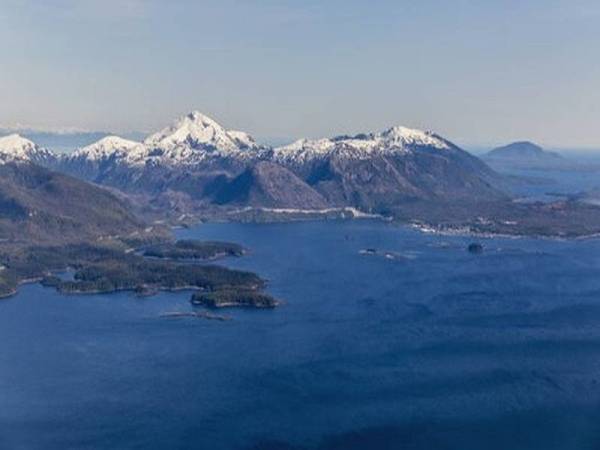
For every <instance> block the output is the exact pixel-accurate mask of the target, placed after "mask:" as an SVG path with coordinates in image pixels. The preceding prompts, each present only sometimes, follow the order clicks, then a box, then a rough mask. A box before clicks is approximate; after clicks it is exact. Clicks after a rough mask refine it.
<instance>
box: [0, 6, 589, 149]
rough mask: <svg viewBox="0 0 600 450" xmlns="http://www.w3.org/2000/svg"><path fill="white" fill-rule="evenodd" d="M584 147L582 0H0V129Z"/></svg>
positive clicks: (585, 12) (585, 10)
mask: <svg viewBox="0 0 600 450" xmlns="http://www.w3.org/2000/svg"><path fill="white" fill-rule="evenodd" d="M192 109H198V110H201V111H203V112H204V113H206V114H208V115H210V116H212V117H214V118H215V119H217V120H218V121H220V122H221V123H222V124H223V125H225V126H227V127H230V128H237V129H243V130H246V131H249V132H250V133H252V134H254V135H255V136H257V137H259V138H273V137H290V138H295V137H300V136H304V135H306V136H310V137H318V136H329V135H334V134H339V133H348V132H351V133H354V132H361V131H370V130H380V129H383V128H386V127H388V126H391V125H395V124H402V125H406V126H413V127H419V128H426V129H432V130H434V131H436V132H438V133H440V134H443V135H444V136H446V137H448V138H449V139H451V140H454V141H455V142H457V143H459V144H463V145H487V144H494V143H502V142H506V141H511V140H515V139H532V140H535V141H538V142H540V143H542V144H545V145H548V146H550V147H595V148H600V2H598V1H597V0H589V1H588V0H529V1H527V0H519V1H517V0H515V1H512V0H505V1H501V0H487V1H486V0H454V1H453V0H439V1H435V0H419V1H416V0H410V1H402V0H393V1H392V0H389V1H387V0H384V1H377V0H371V1H366V0H365V1H358V0H339V1H338V0H330V1H327V0H318V1H317V0H315V1H313V0H297V1H291V0H290V1H286V0H280V1H276V0H218V1H211V2H208V1H192V0H181V1H177V0H174V1H167V0H163V1H159V0H148V1H144V0H98V1H95V0H37V1H35V0H21V1H19V0H1V1H0V127H1V126H3V125H4V126H7V125H9V126H15V125H17V124H22V125H26V126H35V127H44V128H63V127H75V128H82V129H92V130H114V131H118V132H124V131H127V130H148V131H149V130H153V129H156V128H159V127H162V126H165V125H167V124H168V123H169V122H171V121H172V120H173V119H174V118H176V117H177V116H179V115H182V114H185V113H186V112H188V111H190V110H192Z"/></svg>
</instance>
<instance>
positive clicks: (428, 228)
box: [170, 207, 600, 242]
mask: <svg viewBox="0 0 600 450" xmlns="http://www.w3.org/2000/svg"><path fill="white" fill-rule="evenodd" d="M248 208H250V207H248ZM248 208H245V209H246V210H248V211H250V209H248ZM333 209H334V208H332V209H327V210H303V211H305V214H306V215H309V214H315V211H326V212H322V213H321V216H320V217H298V216H294V215H293V214H292V213H287V212H282V213H280V214H281V215H280V216H279V217H278V219H274V220H247V221H243V220H235V219H232V218H224V217H221V218H219V219H207V220H205V219H201V218H200V219H198V220H197V221H196V222H194V224H192V225H189V226H187V227H186V228H185V229H190V228H195V227H198V226H201V225H202V224H223V223H250V224H256V225H261V224H264V225H269V224H277V223H300V222H332V221H336V220H342V221H355V220H356V221H358V220H360V221H362V220H373V221H378V222H383V223H388V224H390V225H395V226H398V227H403V228H409V229H412V230H415V231H418V232H420V233H423V234H431V235H440V236H460V237H473V238H485V239H539V240H552V241H561V242H569V241H584V240H593V239H600V231H599V232H597V233H591V234H581V235H575V236H562V235H560V234H527V233H500V232H498V233H494V232H482V231H473V230H468V229H467V228H468V227H466V226H465V227H460V226H457V227H456V228H446V229H439V228H438V227H436V226H435V225H431V224H425V223H420V224H418V223H415V222H410V221H399V220H395V219H393V218H391V217H386V216H381V215H378V214H367V213H364V215H361V216H353V217H327V216H326V215H325V214H327V212H328V211H331V210H333ZM352 209H355V208H352ZM252 210H261V211H262V210H265V209H264V208H252ZM238 211H239V210H238ZM280 211H283V209H280ZM299 211H300V210H299ZM338 211H339V209H338ZM288 214H289V215H288ZM170 228H171V229H172V230H180V229H182V227H181V226H179V225H176V224H174V225H171V226H170Z"/></svg>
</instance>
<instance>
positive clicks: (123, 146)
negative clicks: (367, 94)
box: [57, 112, 504, 212]
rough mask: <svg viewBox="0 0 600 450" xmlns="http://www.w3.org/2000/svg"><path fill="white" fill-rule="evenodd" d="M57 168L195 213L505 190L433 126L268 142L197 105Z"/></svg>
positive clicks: (387, 205) (385, 206) (378, 204)
mask: <svg viewBox="0 0 600 450" xmlns="http://www.w3.org/2000/svg"><path fill="white" fill-rule="evenodd" d="M57 167H58V168H59V169H60V170H63V171H65V172H67V173H70V174H73V175H75V176H78V177H81V178H84V179H87V180H92V181H94V182H97V183H101V184H105V185H109V186H112V187H116V188H118V189H121V190H124V191H126V192H130V193H136V194H144V195H150V196H161V195H163V194H164V193H165V192H168V193H169V202H168V203H170V202H171V200H173V199H174V198H177V204H180V205H181V204H186V205H190V204H195V205H196V206H195V207H192V209H195V210H196V211H194V212H197V211H201V210H202V209H203V208H205V207H207V206H210V205H213V206H219V207H227V206H228V205H237V206H257V207H258V206H263V207H278V208H296V209H302V208H305V209H318V208H326V207H332V206H334V207H343V206H353V207H357V208H360V209H364V210H367V211H373V212H385V211H389V210H391V209H393V208H395V207H397V206H398V205H399V204H402V203H403V202H407V201H415V200H420V201H443V200H449V199H450V200H453V201H456V200H461V199H467V200H471V201H474V200H479V199H484V200H490V199H499V198H504V195H503V194H502V192H500V190H499V189H497V188H496V187H495V186H497V185H500V179H499V176H498V175H497V174H496V173H495V172H494V171H493V170H491V169H490V168H489V167H487V166H486V165H485V164H484V163H482V162H481V161H480V160H478V159H477V158H475V157H473V156H471V155H470V154H468V153H466V152H464V151H463V150H461V149H460V148H458V147H457V146H456V145H454V144H452V143H451V142H450V141H448V140H445V139H443V138H441V137H440V136H438V135H436V134H434V133H431V132H425V131H420V130H415V129H410V128H406V127H400V126H397V127H392V128H389V129H387V130H384V131H382V132H379V133H368V134H360V135H356V136H338V137H334V138H330V139H318V140H308V139H302V140H299V141H297V142H295V143H293V144H290V145H287V146H283V147H279V148H274V149H273V148H267V147H265V146H261V145H258V144H257V143H256V142H255V141H254V139H252V138H251V137H250V136H249V135H248V134H247V133H244V132H240V131H229V130H227V129H226V128H225V127H223V126H221V125H219V124H218V123H217V122H215V121H214V120H213V119H211V118H209V117H207V116H205V115H203V114H201V113H199V112H192V113H190V114H188V115H186V116H184V117H182V118H180V119H178V120H177V121H175V122H174V123H173V124H172V125H171V126H168V127H166V128H164V129H163V130H161V131H159V132H157V133H155V134H152V135H151V136H149V137H148V138H146V139H145V140H144V142H143V143H137V142H132V141H126V140H123V139H119V138H116V137H110V138H105V139H103V140H101V141H99V142H97V143H95V144H93V145H90V146H88V147H85V148H83V149H81V150H79V151H77V152H75V153H74V154H73V155H71V156H68V157H64V158H62V159H61V161H60V162H59V164H58V166H57ZM174 193H180V194H181V195H183V196H184V197H183V198H182V197H181V195H179V196H178V197H176V196H174ZM162 203H164V202H161V204H162Z"/></svg>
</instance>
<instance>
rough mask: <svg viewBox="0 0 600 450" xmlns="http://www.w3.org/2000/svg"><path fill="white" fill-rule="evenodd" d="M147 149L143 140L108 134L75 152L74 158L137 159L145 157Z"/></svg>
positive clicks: (72, 156)
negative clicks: (136, 140) (131, 139)
mask: <svg viewBox="0 0 600 450" xmlns="http://www.w3.org/2000/svg"><path fill="white" fill-rule="evenodd" d="M145 155H146V149H145V147H144V145H143V144H142V143H141V142H135V141H130V140H128V139H123V138H120V137H118V136H107V137H105V138H102V139H100V140H99V141H97V142H95V143H93V144H90V145H88V146H86V147H83V148H80V149H78V150H76V151H75V152H73V153H72V154H71V155H70V157H71V158H73V159H81V158H85V159H88V160H90V161H103V160H107V159H110V158H124V159H127V160H130V161H132V162H133V161H137V160H139V159H141V158H144V157H145Z"/></svg>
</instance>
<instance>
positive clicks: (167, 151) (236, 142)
mask: <svg viewBox="0 0 600 450" xmlns="http://www.w3.org/2000/svg"><path fill="white" fill-rule="evenodd" d="M144 145H145V146H146V148H147V149H148V155H149V156H153V157H154V158H155V159H156V160H157V162H159V163H163V164H169V165H178V164H182V165H189V164H196V163H200V162H202V161H203V160H205V159H208V158H214V157H233V158H246V157H248V156H249V155H250V154H251V152H252V151H256V150H260V149H261V147H260V146H259V145H258V144H257V143H256V141H255V140H254V139H253V138H252V137H251V136H250V135H249V134H248V133H244V132H242V131H234V130H227V129H225V128H224V127H222V126H221V125H220V124H218V123H217V122H216V121H215V120H213V119H211V118H210V117H208V116H206V115H204V114H202V113H200V112H198V111H193V112H191V113H190V114H188V115H186V116H184V117H182V118H180V119H178V120H177V121H176V122H175V123H173V124H172V125H170V126H168V127H167V128H164V129H163V130H161V131H159V132H157V133H154V134H152V135H150V136H148V137H147V138H146V139H145V140H144Z"/></svg>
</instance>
